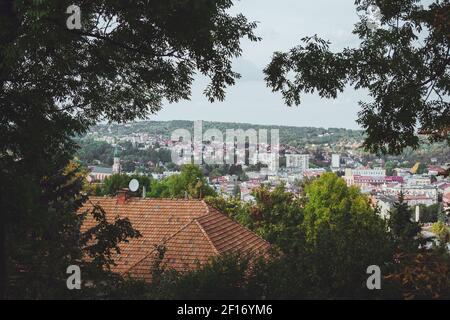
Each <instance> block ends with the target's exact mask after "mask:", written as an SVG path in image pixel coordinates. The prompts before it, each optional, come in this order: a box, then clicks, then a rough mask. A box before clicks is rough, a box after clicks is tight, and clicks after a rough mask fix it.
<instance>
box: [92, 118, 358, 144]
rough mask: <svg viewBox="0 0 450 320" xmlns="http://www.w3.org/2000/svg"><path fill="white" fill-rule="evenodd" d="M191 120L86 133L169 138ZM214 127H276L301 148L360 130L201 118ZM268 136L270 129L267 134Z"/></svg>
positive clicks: (345, 139)
mask: <svg viewBox="0 0 450 320" xmlns="http://www.w3.org/2000/svg"><path fill="white" fill-rule="evenodd" d="M193 127H194V122H193V121H186V120H173V121H140V122H134V123H130V124H120V125H118V124H100V125H96V126H94V127H92V128H91V134H90V135H94V136H95V135H98V136H124V135H132V134H138V133H148V134H150V135H160V136H163V137H167V138H169V137H170V135H171V133H172V132H173V131H174V130H176V129H180V128H183V129H187V130H189V131H190V132H191V133H193ZM211 128H215V129H218V130H220V131H222V132H223V133H224V135H225V131H226V129H243V130H247V129H250V128H252V129H256V130H258V129H267V130H271V129H279V132H280V141H281V143H282V144H287V145H290V146H293V147H303V146H304V145H305V144H324V143H331V144H337V143H338V144H347V143H352V144H353V143H360V142H362V140H363V131H361V130H350V129H342V128H328V129H327V128H313V127H292V126H274V125H255V124H250V123H226V122H211V121H203V131H206V130H208V129H211ZM268 134H269V136H270V132H269V133H268Z"/></svg>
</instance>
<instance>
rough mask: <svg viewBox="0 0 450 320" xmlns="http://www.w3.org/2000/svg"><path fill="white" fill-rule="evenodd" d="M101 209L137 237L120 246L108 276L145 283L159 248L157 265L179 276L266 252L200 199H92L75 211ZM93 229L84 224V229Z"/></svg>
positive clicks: (263, 243) (262, 243)
mask: <svg viewBox="0 0 450 320" xmlns="http://www.w3.org/2000/svg"><path fill="white" fill-rule="evenodd" d="M94 204H97V205H100V206H101V207H102V208H103V209H104V210H105V212H106V216H107V219H108V220H110V221H112V220H113V219H114V218H115V217H117V216H118V217H120V218H125V217H127V218H128V219H129V220H130V222H131V223H132V225H133V228H135V229H137V230H139V232H140V233H141V234H142V237H141V238H138V239H131V240H130V242H129V243H123V244H121V245H120V249H121V253H120V254H119V255H117V256H116V257H115V259H114V260H115V263H116V264H117V266H116V267H113V269H112V271H115V272H118V273H121V274H129V275H131V276H133V277H137V278H143V279H145V280H150V277H151V268H152V266H153V265H154V261H155V257H156V256H157V254H158V251H157V250H156V246H158V245H164V247H165V250H166V251H165V255H164V259H163V261H162V264H163V265H164V266H166V267H168V268H174V269H175V270H178V271H186V270H192V269H195V268H196V267H197V266H198V263H200V264H204V263H206V262H207V261H208V260H209V259H210V258H212V257H214V256H218V255H221V254H224V253H230V252H245V253H247V252H249V253H265V252H267V250H268V248H269V244H268V243H267V242H266V241H264V240H263V239H262V238H260V237H259V236H257V235H256V234H254V233H253V232H251V231H250V230H248V229H246V228H245V227H243V226H241V225H240V224H238V223H237V222H235V221H233V220H231V219H230V218H229V217H227V216H225V215H223V214H222V213H220V212H219V211H217V210H216V209H214V208H213V207H211V206H209V205H208V204H206V203H205V202H204V201H202V200H181V199H179V200H169V199H141V198H130V199H127V201H126V202H125V203H121V202H120V201H117V198H116V197H91V198H90V199H89V201H87V202H86V204H85V205H84V206H83V207H82V208H81V209H80V212H84V211H85V210H89V209H92V207H93V205H94ZM92 226H93V221H92V220H91V219H87V220H86V221H85V223H84V225H83V229H85V228H89V227H92Z"/></svg>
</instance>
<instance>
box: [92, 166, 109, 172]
mask: <svg viewBox="0 0 450 320" xmlns="http://www.w3.org/2000/svg"><path fill="white" fill-rule="evenodd" d="M89 169H90V171H91V173H92V174H96V173H104V174H112V173H113V170H112V168H108V167H98V166H91V167H89Z"/></svg>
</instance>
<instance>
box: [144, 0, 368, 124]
mask: <svg viewBox="0 0 450 320" xmlns="http://www.w3.org/2000/svg"><path fill="white" fill-rule="evenodd" d="M232 12H233V13H237V12H241V13H243V14H244V15H245V16H246V17H247V18H248V19H249V20H254V21H258V22H259V25H258V28H257V29H256V34H257V35H258V36H260V37H262V38H263V40H262V41H260V42H256V43H255V42H249V41H244V42H243V44H242V47H243V51H244V52H243V55H242V57H241V58H239V59H238V60H236V62H235V63H234V68H235V70H236V71H237V72H239V73H241V74H242V78H241V79H239V80H238V81H237V83H236V85H235V86H233V87H230V88H228V89H227V96H226V99H225V101H224V102H216V103H213V104H211V103H209V102H208V100H207V99H206V98H205V97H204V96H203V95H202V92H203V90H204V88H205V86H206V84H207V82H206V81H205V79H202V78H198V79H197V80H196V82H195V84H194V86H193V92H192V99H191V101H183V102H180V103H177V104H167V105H165V106H164V108H163V110H161V111H160V112H159V113H158V114H156V115H154V116H152V117H151V119H153V120H208V121H223V122H248V123H254V124H276V125H290V126H312V127H325V128H327V127H339V128H351V129H356V128H359V127H358V125H357V123H356V122H355V120H356V118H357V112H358V110H359V107H358V101H360V100H364V99H365V100H367V97H366V95H365V93H364V92H362V91H354V90H353V89H352V88H348V89H347V90H346V91H345V92H344V93H343V94H340V95H339V96H338V98H337V99H336V100H327V99H321V98H320V97H318V96H317V95H304V96H303V99H302V104H301V105H300V106H299V107H287V106H286V105H284V103H283V101H282V99H281V95H280V94H275V93H272V92H271V90H270V89H269V88H267V87H266V85H265V82H264V80H263V79H264V75H263V73H262V70H263V69H264V67H265V66H266V65H267V64H268V63H269V61H270V58H271V56H272V54H273V52H274V51H287V50H289V49H290V48H292V47H294V46H296V45H298V44H299V43H300V39H301V38H303V37H305V36H311V35H314V34H317V35H318V36H320V37H322V38H324V39H328V40H330V41H331V42H332V49H333V50H339V49H342V48H343V47H346V46H350V47H351V46H357V44H358V39H357V37H356V36H355V35H353V34H352V33H351V31H352V30H353V25H354V23H355V22H357V20H358V16H357V15H356V9H355V6H354V0H314V1H312V0H277V1H275V0H241V1H236V2H235V7H234V8H233V10H232Z"/></svg>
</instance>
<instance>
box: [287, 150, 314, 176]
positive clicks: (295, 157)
mask: <svg viewBox="0 0 450 320" xmlns="http://www.w3.org/2000/svg"><path fill="white" fill-rule="evenodd" d="M286 168H290V169H294V170H296V171H298V172H305V171H306V170H308V169H309V154H286Z"/></svg>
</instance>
